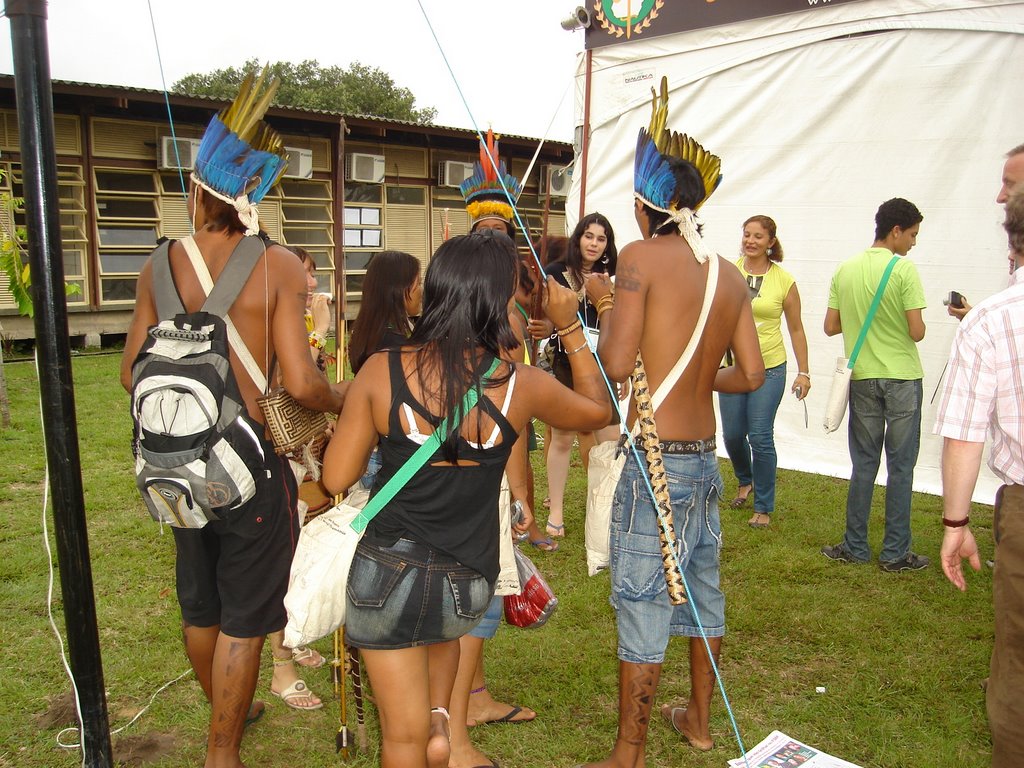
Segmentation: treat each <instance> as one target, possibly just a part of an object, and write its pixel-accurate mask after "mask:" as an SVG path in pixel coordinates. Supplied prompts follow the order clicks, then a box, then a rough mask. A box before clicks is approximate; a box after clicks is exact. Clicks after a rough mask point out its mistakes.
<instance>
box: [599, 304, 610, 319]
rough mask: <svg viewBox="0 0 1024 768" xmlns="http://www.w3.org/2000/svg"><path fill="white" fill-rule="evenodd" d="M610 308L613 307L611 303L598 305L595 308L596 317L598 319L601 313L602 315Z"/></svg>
mask: <svg viewBox="0 0 1024 768" xmlns="http://www.w3.org/2000/svg"><path fill="white" fill-rule="evenodd" d="M612 309H613V307H612V305H611V304H604V305H602V306H599V307H598V308H597V319H598V320H600V319H601V315H603V314H604V313H605V312H608V311H610V310H612Z"/></svg>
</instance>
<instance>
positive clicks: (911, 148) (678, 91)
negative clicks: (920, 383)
mask: <svg viewBox="0 0 1024 768" xmlns="http://www.w3.org/2000/svg"><path fill="white" fill-rule="evenodd" d="M894 6H896V7H898V9H899V10H898V12H894V10H893V9H894ZM585 66H586V57H585V56H584V57H581V64H580V70H579V72H578V75H577V88H576V91H577V117H578V120H577V123H578V124H582V122H583V120H582V116H583V109H584V105H583V103H582V95H583V91H584V82H585ZM662 75H665V76H667V77H668V81H669V91H670V98H669V126H670V127H671V128H673V129H675V130H678V131H680V132H684V133H689V134H690V135H692V136H694V137H695V138H697V139H698V140H699V141H700V142H701V143H702V144H704V146H705V147H706V148H707V149H709V150H710V151H712V152H715V153H716V154H718V155H719V156H720V157H721V158H722V167H723V173H724V179H723V181H722V185H721V187H720V188H719V190H718V191H717V192H716V193H715V194H714V196H713V197H712V198H711V199H710V201H709V202H708V203H707V204H706V205H705V206H704V208H702V210H701V217H702V219H703V221H704V226H705V229H704V232H705V237H706V238H707V239H708V241H709V242H710V243H711V244H712V245H713V246H714V247H715V248H716V249H717V250H718V251H719V252H720V253H721V254H723V255H724V256H725V257H727V258H729V259H732V258H733V257H734V256H736V257H738V255H739V241H740V233H741V229H742V223H743V221H744V220H745V219H746V218H748V217H749V216H751V215H753V214H767V215H770V216H771V217H772V218H774V219H775V221H776V222H777V223H778V227H779V229H778V234H779V239H780V241H781V242H782V244H783V245H784V248H785V255H786V258H785V263H784V266H785V268H786V269H788V270H789V271H790V272H791V273H792V274H793V275H794V277H795V278H796V281H797V285H798V287H799V291H800V296H801V300H802V303H803V322H804V327H805V329H806V332H807V338H808V343H809V350H810V351H809V355H810V369H811V370H810V373H811V376H812V382H813V389H812V390H811V393H810V395H809V396H808V398H807V407H808V411H809V414H810V426H809V428H805V426H804V410H803V407H802V406H801V405H800V404H799V403H798V402H797V401H796V400H795V398H794V397H793V396H792V395H788V396H787V397H785V398H784V400H783V403H782V406H781V408H780V410H779V414H778V418H777V420H776V443H777V449H778V455H779V465H780V466H782V467H786V468H791V469H800V470H805V471H810V472H816V473H820V474H828V475H833V476H837V477H849V474H850V459H849V452H848V448H847V439H846V425H845V424H844V425H843V427H841V428H840V430H839V431H838V432H835V433H833V434H831V435H825V434H824V432H823V429H822V427H821V420H822V416H823V413H824V408H825V402H826V398H827V395H828V389H829V385H830V379H831V371H832V368H833V365H834V363H835V359H836V357H837V356H839V355H841V354H842V353H843V345H842V341H841V338H840V337H834V338H831V339H830V338H827V337H826V336H825V335H824V333H823V331H822V321H823V319H824V315H825V310H826V304H827V299H828V288H829V281H830V279H831V276H832V273H833V271H834V270H835V267H836V266H837V265H838V264H839V263H840V262H841V261H842V260H844V259H846V258H848V257H850V256H852V255H854V254H856V253H858V252H859V251H861V250H863V249H864V248H867V247H868V246H870V245H871V242H872V240H873V239H874V238H873V235H874V213H875V210H876V209H877V207H878V205H879V204H880V203H881V202H882V201H884V200H887V199H889V198H891V197H905V198H907V199H909V200H911V201H913V202H914V203H916V204H917V206H918V207H919V208H920V209H921V211H922V212H923V214H924V217H925V218H924V222H923V223H922V228H921V234H920V236H919V237H918V240H917V247H916V248H914V250H912V251H911V252H910V255H909V258H910V259H911V260H913V261H914V262H915V263H916V265H917V266H918V269H919V271H920V274H921V278H922V281H923V283H924V288H925V294H926V297H927V301H928V307H927V309H925V311H924V319H925V323H926V324H927V334H926V337H925V339H924V340H923V341H922V342H921V343H920V344H919V345H918V349H919V350H920V354H921V360H922V364H923V366H924V371H925V375H924V396H925V404H924V413H923V419H922V430H921V431H922V442H921V453H920V458H919V460H918V464H917V471H916V474H915V488H916V489H917V490H920V491H925V492H929V493H939V492H940V491H941V478H940V470H939V464H940V456H941V448H942V443H941V439H940V438H937V437H936V436H934V435H933V434H932V428H933V424H934V419H935V410H936V405H937V403H938V397H936V402H935V403H930V402H929V399H930V398H931V396H932V392H933V391H934V389H935V387H936V385H937V384H938V383H939V380H940V375H941V374H942V371H943V367H944V365H945V362H946V360H947V358H948V353H949V347H950V342H951V341H952V338H953V334H954V332H955V330H956V325H957V323H956V321H955V320H954V319H953V318H951V317H949V316H948V315H947V314H946V310H945V307H944V306H943V305H942V297H943V296H945V295H946V294H947V293H948V292H949V291H950V290H958V291H960V292H961V293H963V294H964V295H965V296H966V297H967V298H968V300H969V301H970V302H971V303H977V302H978V301H980V300H981V299H983V298H985V297H986V296H989V295H991V294H992V293H995V292H996V291H998V290H1000V289H1001V288H1003V287H1005V286H1006V284H1007V260H1006V252H1007V249H1006V237H1005V233H1004V232H1003V230H1002V227H1001V226H1000V224H1001V221H1002V215H1003V211H1002V207H1001V206H998V205H997V204H996V203H995V196H996V193H997V191H998V189H999V183H1000V182H999V179H1000V175H1001V169H1002V163H1003V161H1004V154H1005V152H1006V151H1007V150H1008V149H1010V148H1011V147H1014V146H1016V145H1017V144H1020V143H1022V142H1024V99H1022V98H1021V83H1022V82H1024V2H964V1H962V0H961V2H927V1H925V0H919V1H918V2H912V1H911V2H900V3H898V4H896V3H892V2H888V0H885V1H883V0H861V2H853V3H847V4H844V5H839V6H832V7H828V8H821V7H818V8H815V9H814V10H813V11H807V12H800V13H792V14H787V15H784V16H777V17H772V18H766V19H757V20H751V21H747V22H742V23H738V24H734V25H729V26H723V27H716V28H713V29H704V30H697V31H693V32H684V33H679V34H675V35H666V36H663V37H655V38H650V39H648V40H640V39H636V40H634V41H632V42H629V43H623V44H618V45H611V46H607V47H603V48H597V49H595V50H594V51H593V57H592V72H591V78H592V80H591V99H590V144H589V148H588V161H587V167H586V169H585V173H584V171H583V169H582V168H577V169H576V172H575V173H574V175H573V189H572V191H571V194H570V197H569V200H568V202H567V205H566V210H567V212H568V213H569V216H570V218H572V219H573V222H570V227H571V226H572V223H574V220H575V218H576V216H577V214H578V212H579V199H580V192H581V181H582V180H583V179H584V177H585V183H586V198H585V204H586V211H587V212H590V211H601V212H602V213H604V214H605V215H606V216H608V218H609V219H610V220H611V222H612V225H613V227H614V229H615V231H616V236H617V240H618V243H619V244H620V248H621V247H622V244H625V243H627V242H629V241H630V240H633V239H636V238H637V237H638V236H639V233H638V230H637V227H636V222H635V219H634V217H633V207H632V178H633V154H634V148H635V144H636V136H637V132H638V130H639V129H640V128H641V127H642V126H646V125H647V123H648V121H649V118H650V97H651V92H650V89H651V86H652V85H657V83H658V82H659V81H660V79H661V77H662ZM787 347H788V339H787ZM789 357H790V363H789V383H790V384H791V383H792V378H793V376H794V375H795V373H796V368H795V360H794V359H793V357H792V354H791V352H790V355H789ZM723 455H724V454H723ZM884 466H885V465H884V460H883V463H882V470H881V471H880V473H879V482H884V478H885V469H884ZM997 485H998V482H997V480H996V478H995V477H994V476H992V475H991V474H990V473H989V471H988V469H987V468H984V469H983V470H982V477H981V478H980V480H979V483H978V487H977V490H976V494H975V499H976V500H978V501H982V502H985V503H991V501H992V499H993V496H994V491H995V488H996V487H997Z"/></svg>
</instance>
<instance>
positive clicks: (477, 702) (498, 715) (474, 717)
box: [466, 688, 537, 728]
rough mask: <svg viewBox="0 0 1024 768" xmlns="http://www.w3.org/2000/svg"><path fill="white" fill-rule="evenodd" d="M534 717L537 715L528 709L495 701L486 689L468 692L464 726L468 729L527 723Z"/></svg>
mask: <svg viewBox="0 0 1024 768" xmlns="http://www.w3.org/2000/svg"><path fill="white" fill-rule="evenodd" d="M535 717H537V713H536V712H534V711H533V710H532V709H530V708H529V707H514V706H512V705H511V704H503V703H501V702H500V701H495V700H494V698H493V697H492V696H491V692H490V691H488V690H487V689H486V688H483V689H481V690H474V691H471V692H470V697H469V711H468V712H467V717H466V725H467V726H468V727H470V728H472V727H473V726H475V725H484V724H486V723H528V722H530V721H531V720H533V719H534V718H535Z"/></svg>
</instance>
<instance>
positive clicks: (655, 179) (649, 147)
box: [633, 77, 722, 210]
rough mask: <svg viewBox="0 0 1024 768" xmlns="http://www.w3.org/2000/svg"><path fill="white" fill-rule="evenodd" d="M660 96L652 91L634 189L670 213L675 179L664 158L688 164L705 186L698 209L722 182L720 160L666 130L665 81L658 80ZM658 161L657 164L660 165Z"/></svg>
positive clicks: (639, 142) (639, 140)
mask: <svg viewBox="0 0 1024 768" xmlns="http://www.w3.org/2000/svg"><path fill="white" fill-rule="evenodd" d="M660 91H661V92H660V93H658V92H657V91H655V90H654V89H653V88H651V121H650V124H649V125H648V127H647V129H646V130H645V129H643V128H641V129H640V135H639V137H638V138H637V146H636V158H635V160H634V164H633V189H634V191H635V192H636V193H637V194H638V195H640V196H641V197H643V198H644V199H645V200H647V201H648V202H650V203H652V204H654V205H656V206H657V207H659V208H664V209H666V210H667V209H669V208H671V204H672V202H673V200H674V198H675V197H676V194H675V179H674V178H673V176H672V172H671V170H670V169H669V166H668V161H667V160H665V158H666V157H677V158H679V159H681V160H687V161H689V162H690V163H693V165H694V166H695V167H696V168H697V171H698V173H700V177H701V179H702V181H703V182H704V199H703V200H701V201H700V203H698V204H697V205H696V206H695V209H696V208H700V206H701V205H703V204H704V202H705V201H706V200H707V199H708V198H709V197H711V194H712V193H713V192H714V191H715V190H716V189H717V188H718V185H719V184H721V182H722V160H721V158H719V157H718V156H717V155H715V154H712V153H711V152H708V151H707V150H706V149H704V147H702V146H701V145H700V143H699V142H698V141H697V140H696V139H694V138H693V137H691V136H687V135H686V134H685V133H684V134H680V133H676V132H675V131H671V130H669V129H668V128H667V124H668V78H667V77H662V78H661V89H660ZM659 161H660V162H659Z"/></svg>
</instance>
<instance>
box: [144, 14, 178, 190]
mask: <svg viewBox="0 0 1024 768" xmlns="http://www.w3.org/2000/svg"><path fill="white" fill-rule="evenodd" d="M146 4H147V5H148V6H149V23H150V26H152V27H153V45H154V46H155V47H156V61H157V65H158V66H159V67H160V84H161V85H162V86H163V91H164V104H165V105H166V106H167V124H168V125H169V126H170V128H171V143H172V144H173V145H174V161H175V163H176V164H177V166H178V181H180V182H181V195H182V197H184V198H185V200H186V201H188V188H187V187H186V186H185V173H184V171H183V170H182V167H181V154H180V153H179V152H178V137H177V136H176V135H175V133H174V116H173V115H172V114H171V96H170V94H169V93H168V92H167V78H166V77H164V60H163V57H162V56H161V55H160V39H159V38H158V37H157V34H156V17H155V16H153V2H152V0H146ZM157 151H159V149H158V150H157Z"/></svg>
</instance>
